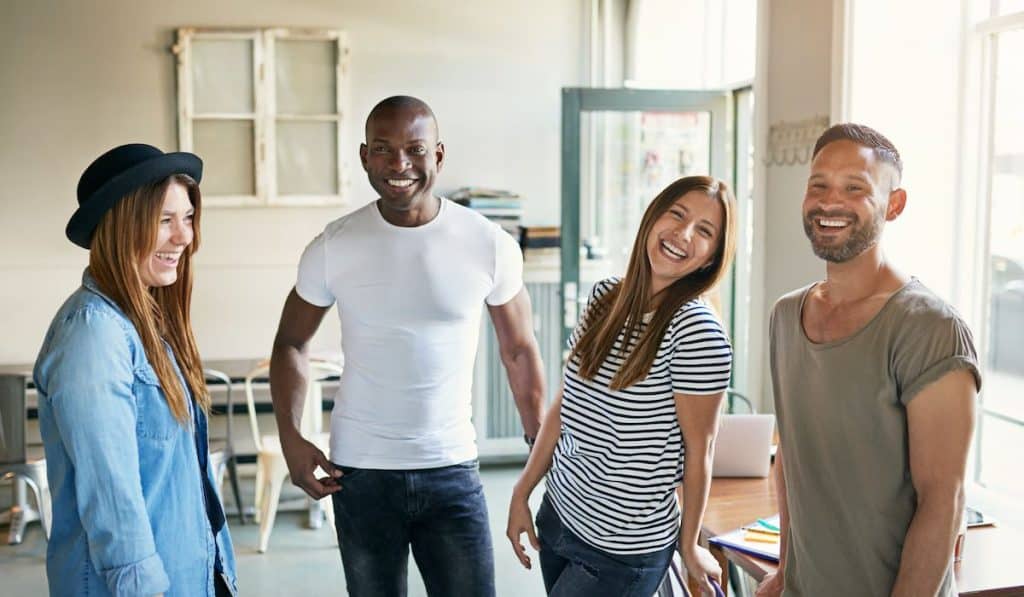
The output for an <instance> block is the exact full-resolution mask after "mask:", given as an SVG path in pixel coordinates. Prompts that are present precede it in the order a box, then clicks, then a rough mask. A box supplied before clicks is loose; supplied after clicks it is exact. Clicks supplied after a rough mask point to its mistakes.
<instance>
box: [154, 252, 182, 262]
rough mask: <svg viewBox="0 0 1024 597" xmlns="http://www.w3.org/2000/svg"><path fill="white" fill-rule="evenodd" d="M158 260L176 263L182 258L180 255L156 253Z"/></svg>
mask: <svg viewBox="0 0 1024 597" xmlns="http://www.w3.org/2000/svg"><path fill="white" fill-rule="evenodd" d="M154 255H155V256H156V258H157V259H159V260H160V261H164V262H166V263H176V262H177V261H178V257H181V254H180V253H154Z"/></svg>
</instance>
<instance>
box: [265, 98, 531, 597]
mask: <svg viewBox="0 0 1024 597" xmlns="http://www.w3.org/2000/svg"><path fill="white" fill-rule="evenodd" d="M444 156H445V151H444V145H443V144H442V143H441V142H440V141H439V136H438V126H437V120H436V118H435V117H434V114H433V112H432V111H431V109H430V107H429V106H427V104H425V103H424V102H423V101H421V100H419V99H416V98H412V97H407V96H395V97H390V98H387V99H385V100H383V101H381V102H380V103H379V104H377V106H375V107H374V108H373V110H372V111H371V112H370V115H369V117H368V118H367V121H366V142H365V143H364V144H362V145H361V146H360V148H359V157H360V160H361V161H362V165H363V169H364V170H365V171H366V174H367V177H368V179H369V182H370V185H371V186H372V187H373V188H374V190H375V191H376V192H377V193H378V195H379V199H378V200H377V201H375V202H372V203H369V204H367V205H366V206H364V207H362V208H360V209H357V210H356V211H354V212H352V213H350V214H348V215H346V216H344V217H342V218H340V219H338V220H335V221H334V222H331V223H330V224H328V225H327V227H326V228H325V229H324V231H323V232H322V233H321V234H320V235H319V236H317V237H316V238H315V239H314V240H313V241H312V242H311V243H310V244H309V246H308V247H307V248H306V250H305V252H304V253H303V255H302V259H301V261H300V264H299V273H298V279H297V282H296V284H295V288H294V290H293V291H292V292H291V293H290V294H289V296H288V298H287V300H286V302H285V306H284V311H283V313H282V315H281V323H280V326H279V328H278V333H277V337H276V339H275V341H274V351H273V355H272V359H271V375H270V381H271V393H272V396H273V402H274V411H275V414H276V417H277V422H278V428H279V430H280V436H281V443H282V447H283V449H284V453H285V458H286V459H287V461H288V469H289V472H290V474H291V479H292V482H293V483H294V484H295V485H298V486H299V487H301V488H302V489H303V490H305V491H306V493H307V494H309V495H310V496H312V497H313V498H317V499H319V498H321V497H324V496H326V495H332V499H333V501H334V513H335V525H336V527H337V532H338V543H339V547H340V550H341V558H342V563H343V566H344V569H345V580H346V585H347V589H348V592H349V594H350V595H353V596H355V597H361V596H373V597H390V596H396V597H397V596H404V595H405V594H406V589H407V567H408V566H407V563H408V554H409V549H410V547H411V549H412V553H413V557H414V558H415V561H416V564H417V567H418V568H419V570H420V574H421V576H422V577H423V582H424V585H425V586H426V589H427V592H428V594H430V595H431V596H439V597H440V596H452V595H460V596H461V595H466V596H469V595H472V596H489V595H494V591H495V589H494V562H493V548H492V543H491V535H490V530H489V524H488V517H487V506H486V504H485V502H484V496H483V489H482V487H481V484H480V476H479V471H478V465H477V448H476V438H475V433H474V428H473V424H472V422H471V414H472V410H471V395H470V393H471V386H472V378H473V362H474V358H475V355H476V349H477V343H478V336H479V330H480V317H481V314H482V312H483V307H484V305H486V306H487V310H488V312H489V315H490V318H491V321H492V322H493V324H494V328H495V331H496V333H497V338H498V344H499V347H500V353H501V359H502V363H503V364H504V366H505V368H506V370H507V372H508V377H509V383H510V386H511V389H512V393H513V396H514V398H515V401H516V406H517V407H518V409H519V413H520V417H521V420H522V423H523V428H524V430H525V432H526V436H527V440H528V441H529V439H532V438H534V437H536V434H537V431H538V429H539V427H540V421H541V417H542V416H543V413H542V410H543V400H544V382H543V376H542V367H541V360H540V354H539V351H538V348H537V343H536V340H535V338H534V333H533V329H532V315H531V308H530V299H529V296H528V295H527V293H526V289H525V287H524V286H523V280H522V269H523V262H522V255H521V253H520V251H519V248H518V245H517V244H516V242H515V240H514V239H513V238H512V237H511V236H509V235H508V234H507V233H505V232H504V231H502V230H501V229H500V228H499V227H498V226H497V225H495V224H493V223H491V222H489V221H487V220H486V219H485V218H483V217H482V216H480V215H479V214H477V213H475V212H473V211H471V210H469V209H467V208H464V207H462V206H460V205H457V204H455V203H453V202H451V201H447V200H444V199H442V198H439V197H437V196H436V195H434V194H433V188H434V184H435V182H436V178H437V174H438V172H439V171H440V169H441V166H442V165H443V163H444ZM334 304H337V306H338V315H339V317H340V319H341V333H342V351H343V353H344V355H345V367H344V372H343V374H342V376H341V380H340V387H339V389H338V394H337V396H336V398H335V406H334V410H333V413H332V415H331V442H330V443H331V449H330V459H328V458H327V457H326V456H325V455H324V454H323V453H322V452H321V451H320V450H319V449H317V448H316V446H314V445H313V444H312V443H310V442H309V441H308V440H306V439H305V438H303V437H301V435H300V433H299V421H300V420H301V415H302V405H303V399H304V396H305V392H306V385H307V383H308V381H307V379H306V373H305V372H306V370H307V363H308V345H309V342H310V340H311V338H312V337H313V335H314V333H315V332H316V330H317V328H318V327H319V325H320V322H321V321H322V319H323V317H324V314H325V313H326V312H327V310H328V308H329V307H330V306H331V305H334ZM318 467H319V468H320V469H323V470H324V471H327V472H328V473H329V476H328V477H323V478H319V479H318V478H317V477H316V475H315V471H316V470H317V468H318Z"/></svg>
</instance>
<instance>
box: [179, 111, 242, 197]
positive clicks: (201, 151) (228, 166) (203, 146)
mask: <svg viewBox="0 0 1024 597" xmlns="http://www.w3.org/2000/svg"><path fill="white" fill-rule="evenodd" d="M192 136H193V140H194V147H195V153H196V155H198V156H199V157H200V158H202V159H203V181H202V189H203V194H205V195H255V194H256V190H255V180H256V179H255V176H254V175H253V169H254V166H253V123H252V121H251V120H196V121H194V123H193V129H192Z"/></svg>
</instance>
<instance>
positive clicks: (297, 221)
mask: <svg viewBox="0 0 1024 597" xmlns="http://www.w3.org/2000/svg"><path fill="white" fill-rule="evenodd" d="M584 4H585V3H584V2H582V1H577V0H558V1H546V0H517V1H515V2H504V1H501V0H478V1H475V2H461V1H460V2H454V1H451V0H416V1H415V2H414V1H406V0H374V1H372V2H365V1H362V0H351V1H350V0H343V1H337V0H335V1H329V0H290V1H285V0H264V1H260V2H254V1H245V0H218V1H217V2H203V1H200V0H179V1H177V2H158V1H156V0H120V1H113V0H102V1H94V2H93V1H90V2H81V1H79V0H33V1H31V2H29V1H11V2H3V3H2V5H0V81H2V83H0V84H2V92H0V131H2V135H0V178H2V179H3V180H4V183H5V184H4V186H3V190H2V191H0V222H2V223H3V224H4V227H3V234H2V235H0V314H2V315H0V330H2V334H0V338H2V340H0V363H25V362H30V361H32V360H33V359H34V358H35V354H36V351H37V350H38V347H39V343H40V341H41V339H42V335H43V333H44V331H45V329H46V326H47V325H48V323H49V320H50V318H51V317H52V316H53V313H54V312H55V311H56V309H57V307H58V306H59V305H60V303H61V302H62V301H63V300H64V298H65V297H66V296H67V294H69V293H70V292H71V291H72V290H73V289H74V288H75V287H76V286H77V285H78V282H79V278H80V275H81V270H82V268H83V267H84V266H85V264H86V262H87V254H86V252H85V251H83V250H81V249H78V248H76V247H74V246H73V245H71V244H70V243H69V242H68V241H67V240H66V239H65V238H64V233H63V230H64V226H65V224H66V222H67V219H68V217H69V216H70V215H71V213H72V211H73V210H74V207H75V197H74V190H75V184H76V183H77V179H78V176H79V175H80V173H81V171H82V170H83V169H84V168H85V166H86V165H87V164H88V163H89V161H90V160H91V159H93V158H94V157H95V156H97V155H99V153H101V152H102V151H105V150H106V149H108V148H110V147H112V146H114V145H117V144H121V143H126V142H136V141H141V142H147V143H151V144H154V145H157V146H159V147H161V148H163V149H165V150H173V149H176V139H177V136H176V122H175V109H176V108H175V100H174V96H175V81H174V62H173V60H172V56H171V54H170V52H169V47H170V45H171V43H172V40H173V31H174V29H175V28H176V27H179V26H208V27H211V26H315V27H330V28H339V29H343V30H345V31H347V33H348V36H349V43H350V46H351V61H350V70H349V73H350V78H349V82H350V84H351V92H350V94H349V95H350V99H349V102H350V104H351V109H350V114H351V115H352V118H351V120H350V121H349V125H350V126H349V129H348V132H347V135H346V137H347V141H346V144H345V147H344V148H343V151H348V152H349V153H348V157H350V158H352V159H353V161H352V162H351V163H350V169H351V172H352V173H353V176H352V181H353V182H352V187H351V197H352V205H353V206H358V205H362V204H364V203H365V202H367V201H370V200H372V199H373V198H374V196H373V194H372V190H371V189H370V187H369V185H367V184H366V182H365V178H363V176H362V172H361V170H360V169H359V166H358V161H357V160H356V159H355V158H356V149H357V144H358V142H359V140H360V139H361V134H362V119H363V118H364V116H365V114H366V113H367V112H368V110H369V109H370V107H372V105H373V104H374V103H375V102H376V101H378V100H379V99H381V98H383V97H385V96H387V95H391V94H396V93H409V94H414V95H418V96H421V97H423V98H424V99H426V100H427V101H428V102H429V103H430V104H431V105H432V106H433V107H434V109H435V111H436V113H437V115H438V118H439V120H440V123H441V132H442V138H443V139H444V141H445V143H446V146H447V149H448V155H447V158H448V160H447V164H446V167H445V170H444V171H443V172H442V174H441V178H440V183H439V188H441V190H445V189H451V188H455V187H458V186H461V185H466V184H477V185H492V186H496V187H504V188H511V189H515V190H517V191H519V192H521V193H523V194H524V195H525V196H526V197H527V201H526V217H525V219H526V221H527V223H538V224H540V223H544V224H550V223H557V220H558V214H559V207H558V206H559V164H560V154H559V151H560V149H559V134H560V126H559V116H560V104H559V101H560V91H559V89H560V88H561V87H563V86H571V85H578V84H579V83H580V80H581V65H582V64H583V58H582V48H581V45H582V42H581V28H582V26H583V22H584V18H583V17H584V15H583V7H584ZM344 211H345V210H343V209H341V208H301V209H297V208H275V209H208V210H206V211H205V212H204V223H203V226H204V229H203V233H204V243H203V247H202V250H201V252H200V253H199V255H198V268H197V278H196V292H195V302H194V319H195V327H196V332H197V335H198V337H199V342H200V345H201V349H202V351H203V354H204V356H205V357H207V358H235V357H261V356H264V355H266V354H267V353H268V352H269V350H270V342H271V340H272V336H273V332H274V328H275V326H276V323H277V317H278V315H279V312H280V307H281V304H282V301H283V298H284V296H285V294H286V293H287V292H288V290H289V288H290V287H291V285H292V283H293V280H294V271H295V267H294V266H295V262H296V260H297V259H298V256H299V254H300V253H301V250H302V248H303V246H304V245H305V243H306V242H308V240H309V239H311V238H312V237H313V235H315V234H316V233H317V232H318V231H319V230H320V229H321V228H322V227H323V225H324V224H325V223H326V222H327V221H329V220H331V219H333V218H335V217H337V216H339V215H341V214H342V213H343V212H344ZM329 318H330V324H329V325H328V326H326V327H325V329H324V330H323V331H322V333H321V334H320V335H319V336H318V338H317V345H318V346H319V347H322V348H330V347H332V346H334V345H335V344H336V342H337V334H338V331H337V323H336V320H335V318H334V315H333V314H331V315H329Z"/></svg>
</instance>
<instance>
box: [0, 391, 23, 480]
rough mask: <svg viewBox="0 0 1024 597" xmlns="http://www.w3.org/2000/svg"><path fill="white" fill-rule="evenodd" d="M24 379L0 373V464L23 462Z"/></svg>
mask: <svg viewBox="0 0 1024 597" xmlns="http://www.w3.org/2000/svg"><path fill="white" fill-rule="evenodd" d="M25 380H26V376H24V375H19V374H0V464H24V463H25V415H26V411H25V387H26V386H25Z"/></svg>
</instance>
